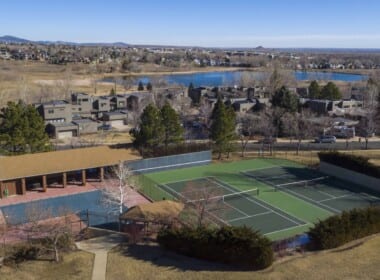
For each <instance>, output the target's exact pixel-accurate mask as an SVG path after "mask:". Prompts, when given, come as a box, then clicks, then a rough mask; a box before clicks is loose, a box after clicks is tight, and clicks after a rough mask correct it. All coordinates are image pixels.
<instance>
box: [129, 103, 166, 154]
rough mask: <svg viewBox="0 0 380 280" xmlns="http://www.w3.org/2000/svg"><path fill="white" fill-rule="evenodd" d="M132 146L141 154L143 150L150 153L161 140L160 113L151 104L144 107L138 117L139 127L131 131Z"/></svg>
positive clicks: (162, 131) (162, 132)
mask: <svg viewBox="0 0 380 280" xmlns="http://www.w3.org/2000/svg"><path fill="white" fill-rule="evenodd" d="M131 134H132V136H133V138H134V140H133V144H134V145H135V147H137V148H138V149H139V150H140V152H141V154H143V153H144V150H145V149H147V150H148V151H152V150H153V149H154V148H156V147H157V146H158V145H159V144H160V143H162V140H163V134H164V129H163V126H162V121H161V114H160V111H159V110H158V109H157V107H156V106H154V105H153V104H149V105H148V106H146V107H145V109H144V111H143V112H142V114H141V117H140V125H139V126H138V127H137V128H136V129H134V130H132V131H131Z"/></svg>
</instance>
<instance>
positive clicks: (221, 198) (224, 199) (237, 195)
mask: <svg viewBox="0 0 380 280" xmlns="http://www.w3.org/2000/svg"><path fill="white" fill-rule="evenodd" d="M257 195H259V189H257V188H255V189H250V190H245V191H240V192H234V193H229V194H224V195H218V196H213V197H204V198H200V199H193V200H187V201H186V203H189V204H197V203H207V204H208V203H210V204H214V203H228V202H230V201H233V200H236V199H242V198H250V197H252V196H257Z"/></svg>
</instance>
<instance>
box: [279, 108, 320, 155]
mask: <svg viewBox="0 0 380 280" xmlns="http://www.w3.org/2000/svg"><path fill="white" fill-rule="evenodd" d="M313 117H314V115H313V114H312V112H311V111H309V110H302V111H301V112H296V113H294V114H291V113H286V114H284V116H283V118H282V123H283V125H284V130H285V131H287V132H288V134H289V135H290V136H294V137H295V138H296V139H297V152H296V153H297V155H298V153H299V151H300V149H301V143H302V140H304V139H306V138H308V137H311V136H313V134H314V132H315V127H314V125H313V124H312V122H311V119H312V118H313Z"/></svg>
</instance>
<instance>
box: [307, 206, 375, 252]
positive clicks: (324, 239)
mask: <svg viewBox="0 0 380 280" xmlns="http://www.w3.org/2000/svg"><path fill="white" fill-rule="evenodd" d="M379 232H380V207H369V208H365V209H353V210H351V211H348V212H343V213H342V214H340V215H337V216H333V217H330V218H327V219H326V220H324V221H319V222H318V223H317V224H315V225H314V227H313V228H312V229H310V232H309V236H310V238H311V244H312V246H313V247H314V249H317V250H324V249H331V248H336V247H338V246H341V245H343V244H344V243H347V242H350V241H352V240H355V239H359V238H362V237H365V236H368V235H371V234H375V233H379Z"/></svg>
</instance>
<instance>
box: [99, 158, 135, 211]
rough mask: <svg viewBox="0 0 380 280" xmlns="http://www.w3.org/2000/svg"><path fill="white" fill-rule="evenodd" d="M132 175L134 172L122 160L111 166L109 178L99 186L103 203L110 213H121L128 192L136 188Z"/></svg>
mask: <svg viewBox="0 0 380 280" xmlns="http://www.w3.org/2000/svg"><path fill="white" fill-rule="evenodd" d="M133 175H134V172H133V171H132V170H131V169H130V168H129V167H128V166H127V165H126V164H125V162H122V161H121V162H120V163H119V164H118V165H117V166H115V167H112V168H111V170H110V172H109V174H108V178H109V180H106V182H105V184H104V185H103V186H102V187H101V191H102V193H103V199H102V200H103V203H104V204H105V205H106V206H108V208H109V212H110V213H113V214H122V213H123V210H124V203H125V200H126V199H127V196H128V194H129V193H130V192H131V190H133V189H136V188H137V183H136V181H135V180H134V179H133ZM115 179H116V180H115Z"/></svg>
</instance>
